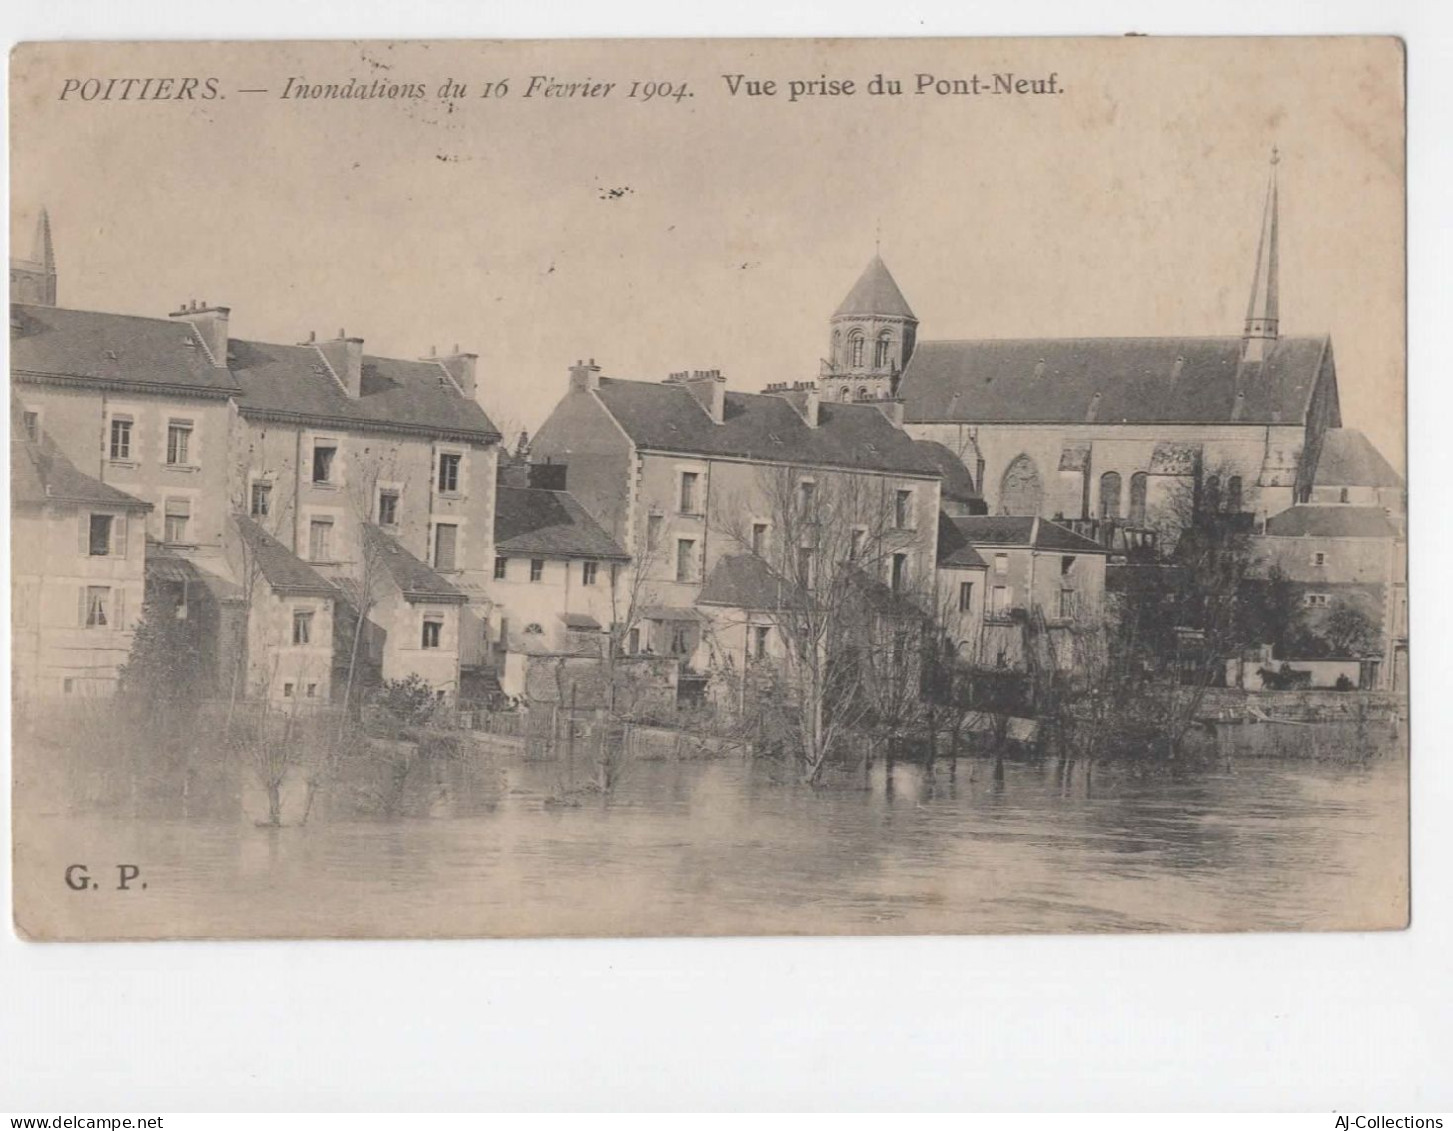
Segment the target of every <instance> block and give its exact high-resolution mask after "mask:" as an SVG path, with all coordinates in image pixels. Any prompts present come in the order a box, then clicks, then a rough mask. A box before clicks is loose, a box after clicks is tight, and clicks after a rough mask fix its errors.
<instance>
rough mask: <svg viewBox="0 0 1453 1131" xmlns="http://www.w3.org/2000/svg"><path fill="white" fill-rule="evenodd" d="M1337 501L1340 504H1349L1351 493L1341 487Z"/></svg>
mask: <svg viewBox="0 0 1453 1131" xmlns="http://www.w3.org/2000/svg"><path fill="white" fill-rule="evenodd" d="M1337 501H1338V502H1341V503H1350V502H1351V501H1352V492H1351V491H1349V490H1348V489H1347V488H1346V487H1343V488H1342V490H1341V491H1340V492H1339V493H1338V500H1337Z"/></svg>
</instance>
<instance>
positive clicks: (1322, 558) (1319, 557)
mask: <svg viewBox="0 0 1453 1131" xmlns="http://www.w3.org/2000/svg"><path fill="white" fill-rule="evenodd" d="M1312 564H1313V565H1314V566H1324V565H1326V564H1327V555H1326V554H1325V553H1324V552H1323V551H1321V550H1318V551H1317V552H1316V553H1314V554H1313V555H1312Z"/></svg>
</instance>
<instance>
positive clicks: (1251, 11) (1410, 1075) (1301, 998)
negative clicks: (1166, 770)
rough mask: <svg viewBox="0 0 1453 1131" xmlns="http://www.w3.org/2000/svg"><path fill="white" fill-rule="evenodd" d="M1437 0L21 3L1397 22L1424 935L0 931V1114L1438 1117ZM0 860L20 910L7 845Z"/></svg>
mask: <svg viewBox="0 0 1453 1131" xmlns="http://www.w3.org/2000/svg"><path fill="white" fill-rule="evenodd" d="M1447 11H1448V6H1447V5H1446V3H1437V2H1432V0H1430V2H1428V3H1415V2H1405V3H1399V2H1394V0H1379V2H1376V3H1373V2H1371V0H1366V2H1359V3H1354V2H1350V0H1343V2H1335V3H1334V2H1324V3H1322V4H1320V5H1317V6H1315V7H1312V6H1307V5H1302V4H1276V3H1270V2H1268V0H1220V2H1218V3H1216V4H1214V5H1211V4H1202V5H1197V6H1195V7H1194V9H1192V8H1189V7H1180V8H1171V7H1170V6H1167V5H1165V4H1164V3H1162V2H1152V0H1143V2H1139V3H1130V2H1122V3H1108V4H1107V3H1101V4H1096V5H1084V4H1080V3H1075V2H1074V0H1060V2H1056V3H1041V4H1038V5H1036V6H1035V7H1034V8H1033V9H1030V8H1028V7H1027V6H1026V5H1021V4H1003V3H1001V4H998V5H996V6H993V7H990V6H987V5H983V4H980V5H977V6H973V7H970V6H969V5H966V4H964V3H962V2H959V3H954V2H952V0H944V2H938V0H915V2H912V3H910V4H907V5H888V4H883V3H881V2H879V3H867V2H862V0H855V2H852V3H844V4H838V5H836V6H834V7H833V8H832V9H831V10H830V14H829V9H827V8H826V7H825V6H822V5H816V4H807V3H801V2H797V3H783V2H781V0H778V2H775V3H774V2H770V0H737V2H736V3H733V4H730V5H715V6H712V8H711V9H710V10H706V9H704V8H696V7H693V6H688V5H681V4H666V3H659V2H658V3H628V4H627V3H620V2H618V3H610V4H598V3H584V2H572V3H559V2H557V3H554V4H551V5H511V6H509V7H508V8H506V7H503V6H494V5H490V6H488V7H484V6H478V5H476V4H474V3H469V2H466V0H449V2H435V3H432V4H407V5H406V4H394V5H389V6H384V5H381V4H374V5H366V6H365V5H354V4H349V3H347V2H346V0H329V2H326V3H325V2H322V0H315V2H312V3H308V4H297V3H283V2H280V0H268V2H262V0H251V2H248V3H240V2H235V0H234V2H233V3H230V4H227V5H225V6H224V5H219V4H207V3H203V2H202V0H186V2H185V3H178V2H174V0H168V2H157V0H153V2H151V3H147V4H145V5H144V6H142V5H139V4H138V5H131V4H123V3H119V2H113V3H110V4H107V5H86V6H84V7H83V6H80V5H65V4H58V3H55V0H12V4H11V5H10V6H9V7H8V9H7V11H6V13H5V15H4V16H3V17H0V27H3V28H4V30H5V31H6V32H7V33H8V37H7V38H9V39H10V40H11V41H15V40H18V39H46V38H90V39H108V38H204V37H205V38H249V37H250V38H343V37H347V38H363V37H368V38H388V37H407V38H429V37H434V36H465V37H471V36H472V37H490V36H558V35H577V36H585V35H598V36H612V37H614V36H628V35H650V36H662V35H710V34H715V35H724V34H732V35H749V34H772V35H813V34H827V33H832V34H837V35H875V34H876V35H946V34H964V35H969V34H974V35H986V34H988V35H1006V34H1050V33H1055V34H1121V33H1123V32H1125V31H1128V30H1135V31H1143V32H1152V33H1155V34H1160V35H1166V34H1176V33H1181V34H1226V33H1252V32H1260V33H1276V34H1288V33H1303V34H1306V33H1351V32H1359V33H1363V32H1386V33H1396V34H1400V35H1403V36H1404V37H1406V39H1407V40H1408V44H1409V109H1410V119H1409V146H1410V149H1409V156H1410V161H1409V178H1410V179H1409V184H1410V192H1409V206H1410V231H1411V233H1412V238H1411V239H1410V243H1409V250H1410V263H1411V276H1410V281H1411V292H1410V307H1409V317H1410V326H1411V338H1410V372H1411V374H1412V382H1411V395H1412V399H1411V412H1410V421H1411V427H1410V433H1411V434H1410V445H1411V446H1410V462H1409V471H1410V478H1411V480H1412V482H1413V484H1414V487H1413V491H1412V515H1411V528H1412V531H1413V534H1412V538H1413V542H1412V545H1413V550H1414V552H1413V557H1412V604H1413V609H1414V614H1413V623H1414V625H1415V629H1414V639H1415V643H1414V646H1413V647H1414V653H1413V654H1414V660H1413V664H1412V677H1413V696H1414V699H1413V702H1414V724H1413V739H1414V756H1413V778H1414V792H1413V815H1414V836H1415V839H1414V893H1415V894H1414V927H1413V929H1412V930H1410V931H1407V932H1402V933H1392V934H1384V935H1260V936H1254V935H1253V936H1240V937H1218V936H1199V937H1198V936H1165V937H1126V936H1105V937H1078V938H1073V937H1066V938H1043V937H1031V938H963V939H955V938H933V939H905V940H884V939H870V940H855V939H836V940H827V941H822V940H738V941H732V940H727V941H691V940H680V941H661V942H625V941H603V942H492V943H460V942H448V943H353V944H345V943H296V944H292V943H229V944H127V945H87V946H80V945H53V946H43V945H25V944H21V943H19V942H17V941H16V940H15V939H14V937H13V936H11V935H10V934H9V932H0V1003H3V1004H0V1110H7V1109H8V1110H10V1111H31V1112H36V1113H42V1112H44V1113H47V1114H50V1113H56V1112H60V1113H65V1112H85V1111H98V1112H99V1111H110V1112H115V1113H132V1112H134V1113H142V1112H148V1111H178V1110H210V1111H217V1110H229V1109H230V1110H269V1109H271V1110H277V1109H283V1110H287V1109H291V1110H305V1109H318V1110H387V1109H402V1110H410V1109H412V1110H432V1109H437V1110H451V1109H456V1110H457V1109H479V1108H491V1109H497V1108H525V1109H534V1108H564V1109H579V1108H591V1109H595V1108H607V1109H610V1108H647V1109H654V1108H672V1107H681V1106H687V1107H692V1108H709V1109H720V1108H725V1109H753V1108H762V1107H778V1108H788V1109H812V1108H824V1107H826V1108H832V1109H857V1108H867V1109H889V1108H913V1109H933V1108H968V1109H977V1110H1016V1109H1019V1110H1056V1109H1059V1110H1064V1109H1069V1110H1096V1109H1101V1110H1114V1109H1120V1110H1157V1109H1159V1110H1196V1109H1200V1110H1329V1109H1336V1110H1341V1111H1349V1110H1351V1111H1357V1110H1362V1111H1382V1112H1385V1113H1387V1114H1398V1113H1402V1112H1406V1111H1428V1110H1434V1109H1437V1108H1440V1107H1441V1108H1442V1109H1443V1110H1449V1109H1450V1108H1453V1072H1450V1071H1449V1070H1448V1065H1449V1064H1453V1049H1450V1048H1449V1047H1448V1031H1449V1026H1448V1024H1447V1021H1448V1018H1449V1017H1450V1016H1453V995H1450V975H1449V970H1450V965H1453V964H1450V961H1449V949H1448V939H1449V937H1450V926H1453V923H1450V918H1453V917H1450V913H1449V903H1450V893H1453V884H1450V883H1449V881H1448V876H1447V864H1448V852H1447V849H1448V843H1449V833H1448V829H1449V827H1450V825H1453V818H1450V814H1453V791H1450V788H1449V783H1450V757H1453V756H1450V754H1449V752H1448V750H1447V747H1448V740H1447V738H1446V736H1447V735H1449V734H1450V733H1453V725H1450V724H1453V718H1450V717H1449V716H1450V706H1449V703H1450V697H1449V696H1448V694H1447V688H1448V687H1449V686H1450V685H1453V679H1450V676H1453V671H1450V664H1449V651H1450V649H1449V646H1448V644H1447V643H1446V642H1447V641H1448V640H1450V639H1453V623H1450V616H1449V611H1450V610H1449V587H1448V586H1447V584H1446V581H1444V580H1443V574H1444V573H1445V572H1446V568H1447V566H1446V563H1447V562H1449V561H1450V560H1453V553H1450V551H1453V546H1450V544H1449V543H1450V537H1449V526H1450V524H1449V523H1448V521H1447V519H1446V516H1445V514H1444V513H1443V512H1442V510H1441V508H1437V507H1435V504H1434V500H1435V499H1437V501H1439V502H1441V498H1438V497H1437V496H1435V495H1434V494H1433V492H1434V489H1435V484H1440V479H1439V478H1438V476H1439V473H1440V472H1442V473H1443V480H1446V459H1445V458H1444V459H1440V458H1438V457H1439V456H1440V455H1441V454H1442V453H1444V452H1446V450H1447V447H1448V436H1447V434H1446V422H1447V421H1448V419H1449V413H1448V408H1449V394H1448V384H1449V381H1450V377H1449V372H1448V371H1449V358H1450V357H1453V348H1450V346H1453V342H1450V341H1449V330H1448V327H1449V325H1450V322H1453V320H1450V319H1449V317H1448V302H1447V294H1448V291H1447V280H1446V275H1444V274H1443V273H1442V272H1441V271H1440V270H1439V269H1440V267H1442V265H1444V264H1446V263H1448V262H1453V254H1450V253H1453V247H1450V243H1453V241H1450V224H1449V208H1448V202H1449V201H1450V200H1453V184H1450V177H1449V155H1448V147H1447V144H1446V141H1447V138H1448V136H1449V134H1450V132H1453V131H1450V124H1449V122H1448V117H1447V110H1448V107H1450V106H1453V81H1450V79H1453V51H1450V39H1453V33H1450V20H1449V17H1448V15H1447ZM7 120H8V118H7ZM7 532H8V526H6V527H0V539H7V540H8V533H7ZM5 561H7V562H8V554H6V555H5ZM1434 578H1437V579H1438V580H1437V582H1436V584H1435V583H1434ZM5 588H6V591H8V586H6V587H5ZM4 623H5V624H6V625H7V626H8V618H6V619H5V622H4ZM7 631H8V630H7ZM7 646H8V642H7ZM0 698H3V697H0ZM0 711H7V712H8V702H6V703H5V704H4V706H3V707H0ZM7 778H8V775H7ZM4 788H5V789H6V791H7V794H8V780H7V782H6V784H5V787H4ZM5 811H6V814H7V818H8V813H9V806H8V804H7V805H6V807H5ZM6 839H7V840H8V828H7V830H6ZM3 875H4V878H5V880H6V884H5V888H6V897H7V901H8V889H9V885H8V879H9V860H8V854H7V858H6V860H5V863H4V865H3ZM1326 1125H1327V1126H1329V1127H1330V1126H1331V1125H1332V1124H1331V1119H1330V1116H1329V1117H1328V1119H1327V1124H1326Z"/></svg>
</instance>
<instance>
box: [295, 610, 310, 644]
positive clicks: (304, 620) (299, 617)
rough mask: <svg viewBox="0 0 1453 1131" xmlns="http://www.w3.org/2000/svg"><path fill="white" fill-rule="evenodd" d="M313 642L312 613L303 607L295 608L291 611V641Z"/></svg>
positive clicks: (297, 642) (299, 642)
mask: <svg viewBox="0 0 1453 1131" xmlns="http://www.w3.org/2000/svg"><path fill="white" fill-rule="evenodd" d="M312 642H313V614H312V613H311V612H309V611H307V610H305V609H299V610H296V611H295V612H294V613H293V643H294V644H311V643H312Z"/></svg>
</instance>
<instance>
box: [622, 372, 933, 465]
mask: <svg viewBox="0 0 1453 1131" xmlns="http://www.w3.org/2000/svg"><path fill="white" fill-rule="evenodd" d="M599 395H600V399H601V403H603V404H604V405H605V407H606V408H607V409H608V410H609V411H610V414H611V415H612V416H613V417H615V419H616V421H617V423H619V424H620V426H621V427H622V428H623V429H625V431H626V434H627V435H628V436H630V438H631V440H632V441H633V442H634V443H635V444H636V446H637V447H639V448H645V449H648V450H653V451H666V452H681V453H686V454H691V455H702V456H735V457H738V458H743V459H761V460H774V461H775V460H790V461H792V462H793V463H799V464H805V465H808V466H820V467H844V468H860V469H863V470H867V471H888V472H894V473H898V474H904V475H922V476H933V477H937V475H938V469H937V468H936V467H935V466H934V464H933V462H932V461H931V460H929V459H928V458H927V457H926V456H925V455H923V454H922V453H921V452H920V451H919V450H918V448H917V446H916V445H915V444H914V442H913V441H912V440H910V439H909V438H908V436H907V434H905V433H904V432H902V431H901V430H899V429H897V428H895V427H894V426H893V424H892V422H891V421H889V420H888V418H887V417H885V416H884V415H883V414H882V413H881V412H880V411H878V409H876V408H874V407H873V406H872V405H850V404H837V403H823V404H822V405H820V406H819V409H818V426H817V427H816V428H809V427H808V426H807V422H806V421H805V420H804V419H803V418H802V416H801V415H800V414H799V413H798V412H797V410H796V409H795V408H793V407H792V405H791V404H789V403H788V401H787V400H786V399H785V398H784V397H779V396H770V395H767V394H762V393H736V392H731V391H728V392H727V393H726V406H725V411H724V412H723V420H722V423H720V424H717V423H715V422H714V421H713V420H712V419H711V417H710V416H709V415H708V414H707V412H706V410H705V409H704V408H702V406H701V404H700V402H698V401H697V399H696V398H695V397H694V396H692V394H691V393H690V392H689V391H688V390H687V389H685V388H684V387H682V386H680V385H669V384H653V383H650V382H646V381H621V380H615V379H613V378H609V377H605V378H602V379H601V382H600V391H599Z"/></svg>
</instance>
